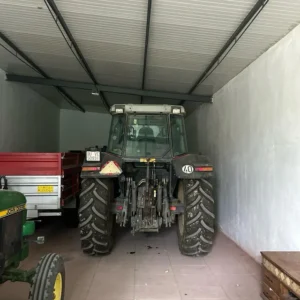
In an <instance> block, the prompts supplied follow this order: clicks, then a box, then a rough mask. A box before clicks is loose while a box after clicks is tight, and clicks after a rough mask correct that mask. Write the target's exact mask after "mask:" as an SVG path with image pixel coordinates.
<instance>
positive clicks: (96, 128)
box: [60, 109, 111, 151]
mask: <svg viewBox="0 0 300 300" xmlns="http://www.w3.org/2000/svg"><path fill="white" fill-rule="evenodd" d="M110 120H111V116H110V114H108V113H107V114H101V113H91V112H86V113H82V112H79V111H75V110H65V109H62V110H61V112H60V151H68V150H84V149H85V148H86V147H90V146H95V145H98V146H99V147H101V146H104V145H107V142H108V135H109V128H110Z"/></svg>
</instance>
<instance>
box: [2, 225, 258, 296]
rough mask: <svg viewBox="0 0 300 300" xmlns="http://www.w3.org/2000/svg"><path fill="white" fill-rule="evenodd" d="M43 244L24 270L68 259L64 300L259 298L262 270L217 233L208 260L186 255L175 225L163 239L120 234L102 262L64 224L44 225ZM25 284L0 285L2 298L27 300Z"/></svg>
mask: <svg viewBox="0 0 300 300" xmlns="http://www.w3.org/2000/svg"><path fill="white" fill-rule="evenodd" d="M39 234H41V235H42V234H45V236H46V238H47V241H46V243H45V244H44V245H36V244H31V253H30V257H29V258H28V259H27V260H26V261H25V262H24V263H23V267H31V266H35V264H36V263H37V262H38V260H39V258H40V257H41V256H42V255H43V254H46V253H48V252H57V253H59V254H61V255H62V256H63V257H64V259H65V267H66V297H65V299H66V300H96V299H101V300H126V299H128V300H130V299H131V300H133V299H136V300H150V299H153V300H155V299H170V300H177V299H186V300H189V299H202V300H208V299H215V300H229V299H230V300H237V299H240V300H258V299H260V296H259V293H260V285H259V280H260V267H259V265H258V264H257V263H255V262H254V261H253V260H252V259H251V258H250V257H249V256H247V254H246V253H245V252H243V251H242V250H241V249H239V248H238V247H237V246H236V245H235V244H234V243H233V242H232V241H230V240H229V239H228V238H226V237H225V236H224V235H223V234H221V233H219V234H218V235H217V238H216V242H215V245H214V248H213V250H212V252H211V253H210V254H209V255H207V256H205V257H198V258H190V257H185V256H182V255H181V254H180V253H179V251H178V247H177V236H176V226H174V227H173V228H171V229H168V230H167V229H164V230H163V231H162V232H161V233H160V234H138V235H136V236H135V237H133V236H131V234H130V232H129V231H123V230H122V231H120V232H119V234H118V240H117V243H116V246H115V248H114V251H113V252H112V253H111V254H110V255H108V256H104V257H101V258H100V257H86V256H85V255H83V254H82V253H81V251H80V245H79V238H78V232H77V230H74V229H66V228H65V227H64V226H63V225H62V224H60V222H55V223H54V224H51V225H45V226H42V228H41V229H39ZM28 291H29V287H28V285H27V284H25V283H5V284H3V285H2V286H0V294H1V299H6V300H25V299H27V297H28Z"/></svg>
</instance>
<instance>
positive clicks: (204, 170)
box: [195, 166, 213, 172]
mask: <svg viewBox="0 0 300 300" xmlns="http://www.w3.org/2000/svg"><path fill="white" fill-rule="evenodd" d="M195 171H196V172H212V171H213V167H207V166H205V167H195Z"/></svg>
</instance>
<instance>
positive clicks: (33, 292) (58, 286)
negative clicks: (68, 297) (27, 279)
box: [28, 253, 65, 300]
mask: <svg viewBox="0 0 300 300" xmlns="http://www.w3.org/2000/svg"><path fill="white" fill-rule="evenodd" d="M64 295H65V267H64V261H63V259H62V257H61V256H59V255H58V254H55V253H49V254H47V255H45V256H43V257H42V258H41V260H40V261H39V263H38V265H37V267H36V273H35V275H34V277H33V279H32V283H31V288H30V292H29V297H28V299H29V300H53V299H55V300H63V299H64Z"/></svg>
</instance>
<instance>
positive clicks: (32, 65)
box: [0, 32, 85, 112]
mask: <svg viewBox="0 0 300 300" xmlns="http://www.w3.org/2000/svg"><path fill="white" fill-rule="evenodd" d="M0 38H1V39H2V40H3V41H4V42H5V43H6V44H7V45H8V46H9V47H10V48H11V49H12V50H13V51H14V52H15V53H16V54H14V53H12V54H13V55H14V56H15V57H17V58H18V59H19V60H20V61H21V62H23V63H24V64H26V65H27V66H29V67H30V68H32V69H33V70H34V71H36V72H37V73H39V74H40V75H41V76H43V77H44V78H46V79H51V77H50V76H48V75H47V74H46V73H45V72H44V71H43V70H42V69H41V68H40V67H39V66H38V65H37V64H36V63H35V62H34V61H33V60H32V59H31V58H30V57H28V56H27V55H26V54H25V53H24V52H23V51H22V50H21V49H19V48H18V47H17V46H16V45H15V44H14V43H13V42H12V41H11V40H10V39H9V38H8V37H7V36H5V35H4V33H2V32H0ZM4 48H5V47H4ZM5 49H6V48H5ZM6 50H8V49H6ZM9 52H10V51H9ZM10 53H11V52H10ZM20 58H22V59H20ZM54 87H55V88H56V90H57V91H58V92H59V93H60V94H61V95H62V96H63V97H64V98H65V99H66V100H67V101H68V102H69V103H70V104H71V105H72V106H74V107H76V108H77V109H78V110H80V111H82V112H85V109H84V108H83V107H82V106H81V105H80V104H79V103H78V102H77V101H75V100H74V99H73V98H72V97H71V96H70V95H69V94H68V93H67V92H66V91H65V90H64V89H62V87H57V86H54Z"/></svg>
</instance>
